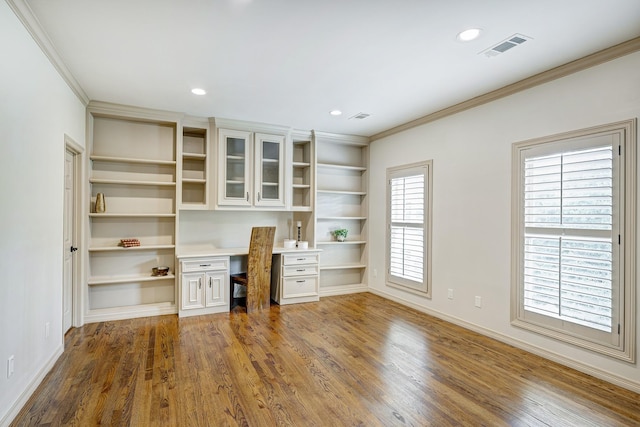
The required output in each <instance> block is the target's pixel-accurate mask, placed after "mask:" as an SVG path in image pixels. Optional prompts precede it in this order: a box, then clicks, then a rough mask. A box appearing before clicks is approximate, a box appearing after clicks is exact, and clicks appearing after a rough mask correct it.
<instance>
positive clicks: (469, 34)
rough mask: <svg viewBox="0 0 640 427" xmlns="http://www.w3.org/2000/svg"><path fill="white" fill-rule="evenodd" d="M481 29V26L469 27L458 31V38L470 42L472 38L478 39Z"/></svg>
mask: <svg viewBox="0 0 640 427" xmlns="http://www.w3.org/2000/svg"><path fill="white" fill-rule="evenodd" d="M481 31H482V30H481V29H480V28H469V29H468V30H464V31H462V32H461V33H458V40H460V41H461V42H470V41H471V40H475V39H477V38H478V36H479V35H480V32H481Z"/></svg>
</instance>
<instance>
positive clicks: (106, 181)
mask: <svg viewBox="0 0 640 427" xmlns="http://www.w3.org/2000/svg"><path fill="white" fill-rule="evenodd" d="M89 182H90V183H91V184H107V185H108V184H111V185H153V186H159V187H162V186H166V187H175V186H176V183H175V182H164V181H133V180H128V179H100V178H90V179H89Z"/></svg>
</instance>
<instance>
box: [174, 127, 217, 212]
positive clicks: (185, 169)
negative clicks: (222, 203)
mask: <svg viewBox="0 0 640 427" xmlns="http://www.w3.org/2000/svg"><path fill="white" fill-rule="evenodd" d="M209 145H210V144H209V122H208V120H204V119H203V120H197V119H185V120H184V122H183V127H182V150H181V156H180V157H181V161H180V166H181V169H180V172H181V174H180V176H181V179H180V181H181V188H180V189H181V202H180V209H207V208H208V207H209V180H210V176H209V169H210V168H209V159H208V155H209V152H210V150H209Z"/></svg>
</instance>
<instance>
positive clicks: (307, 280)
mask: <svg viewBox="0 0 640 427" xmlns="http://www.w3.org/2000/svg"><path fill="white" fill-rule="evenodd" d="M312 295H318V277H317V276H316V277H300V278H283V279H282V297H283V298H292V297H304V296H312Z"/></svg>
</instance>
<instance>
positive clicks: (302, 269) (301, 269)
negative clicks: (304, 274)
mask: <svg viewBox="0 0 640 427" xmlns="http://www.w3.org/2000/svg"><path fill="white" fill-rule="evenodd" d="M296 271H307V270H306V269H304V268H299V269H297V270H296Z"/></svg>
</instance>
